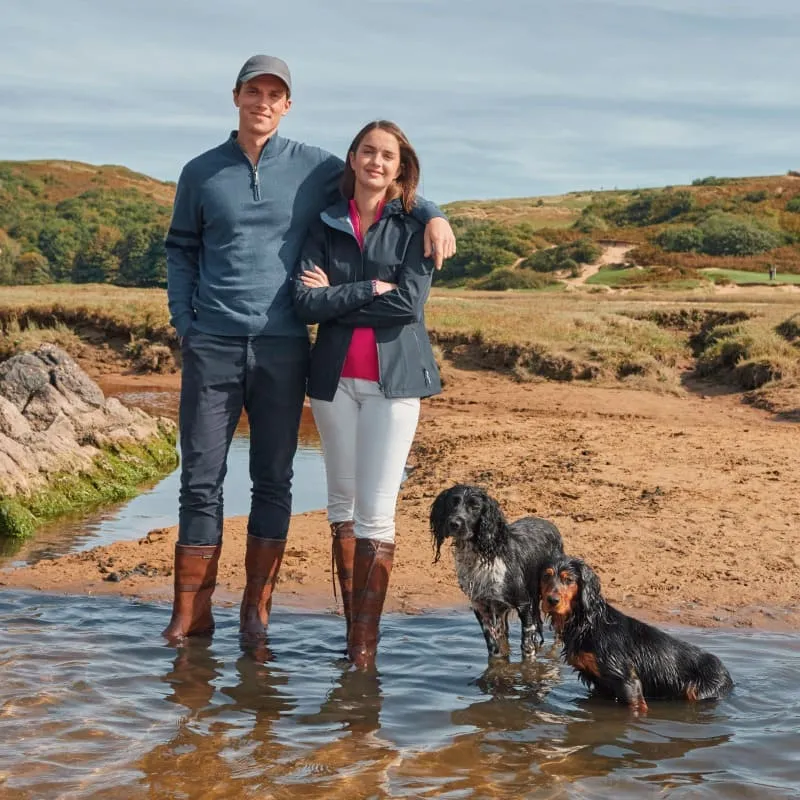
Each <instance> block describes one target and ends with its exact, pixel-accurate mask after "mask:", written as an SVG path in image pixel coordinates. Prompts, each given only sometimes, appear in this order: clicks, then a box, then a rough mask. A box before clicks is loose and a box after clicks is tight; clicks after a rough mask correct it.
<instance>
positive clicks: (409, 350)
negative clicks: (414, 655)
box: [293, 120, 441, 668]
mask: <svg viewBox="0 0 800 800" xmlns="http://www.w3.org/2000/svg"><path fill="white" fill-rule="evenodd" d="M418 183H419V160H418V159H417V154H416V153H415V152H414V149H413V148H412V146H411V144H410V143H409V141H408V139H407V138H406V136H405V134H404V133H403V132H402V131H401V130H400V128H398V127H397V125H395V124H394V123H392V122H387V121H385V120H380V121H377V122H371V123H369V124H368V125H366V126H365V127H364V128H363V129H362V130H361V131H359V133H358V135H357V136H356V137H355V139H354V140H353V143H352V144H351V145H350V149H349V150H348V154H347V163H346V164H345V171H344V175H343V176H342V194H343V196H344V199H343V200H342V201H341V202H339V203H337V204H335V205H333V206H331V207H330V208H328V209H327V210H326V211H324V212H323V213H322V214H321V215H320V219H319V220H317V221H316V223H315V224H314V225H312V227H311V229H310V230H309V233H308V238H307V240H306V243H305V246H304V248H303V251H302V254H301V258H300V264H299V267H298V271H297V274H296V275H295V280H294V282H293V288H294V302H295V308H296V310H297V313H298V316H299V317H300V318H301V319H302V320H304V321H305V322H307V323H319V328H318V331H317V338H316V343H315V345H314V350H313V352H312V355H311V371H310V375H309V381H308V394H309V396H310V397H311V409H312V411H313V413H314V419H315V421H316V423H317V428H318V429H319V433H320V438H321V439H322V449H323V452H324V456H325V471H326V474H327V479H328V521H329V522H330V525H331V533H332V535H333V557H334V560H335V562H336V567H337V572H338V575H339V584H340V587H341V590H342V604H343V605H344V613H345V618H346V620H347V652H348V656H349V657H350V659H351V660H352V661H353V662H354V663H355V664H356V665H357V666H358V667H362V668H363V667H367V666H370V665H371V664H372V663H374V659H375V652H376V649H377V645H378V627H379V622H380V616H381V612H382V610H383V602H384V599H385V597H386V589H387V587H388V584H389V575H390V574H391V571H392V563H393V559H394V550H395V544H394V541H395V524H394V514H395V506H396V504H397V495H398V493H399V491H400V483H401V481H402V478H403V470H404V468H405V464H406V459H407V458H408V452H409V450H410V449H411V442H412V440H413V438H414V433H415V431H416V428H417V420H418V419H419V406H420V398H421V397H428V396H429V395H433V394H436V393H438V392H439V391H441V383H440V380H439V373H438V370H437V368H436V362H435V360H434V357H433V352H432V350H431V345H430V340H429V339H428V333H427V331H426V330H425V321H424V316H423V306H424V305H425V301H426V300H427V297H428V292H429V291H430V286H431V276H432V272H433V266H432V264H431V263H430V262H429V261H428V260H426V259H425V258H424V257H423V226H422V225H421V224H420V223H419V222H418V221H417V220H416V219H414V218H413V217H412V216H411V210H412V208H413V206H414V201H415V196H416V189H417V184H418Z"/></svg>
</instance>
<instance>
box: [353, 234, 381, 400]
mask: <svg viewBox="0 0 800 800" xmlns="http://www.w3.org/2000/svg"><path fill="white" fill-rule="evenodd" d="M376 222H377V220H376ZM374 226H375V222H373V223H372V225H370V226H369V228H367V230H366V231H364V245H363V247H359V248H358V249H359V251H360V253H361V280H362V281H363V280H366V268H365V266H364V250H366V249H367V234H369V232H370V229H371V228H373V227H374ZM353 238H356V237H355V236H354V237H353ZM356 243H358V240H356ZM372 333H373V335H374V336H375V350H376V353H377V356H378V391H380V392H383V391H384V389H383V381H382V380H381V378H382V377H383V369H382V368H381V346H380V344H379V343H378V337H377V335H376V334H375V329H374V328H373V329H372Z"/></svg>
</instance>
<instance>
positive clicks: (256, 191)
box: [253, 167, 261, 200]
mask: <svg viewBox="0 0 800 800" xmlns="http://www.w3.org/2000/svg"><path fill="white" fill-rule="evenodd" d="M253 199H254V200H260V199H261V183H260V182H259V180H258V169H257V168H256V167H253Z"/></svg>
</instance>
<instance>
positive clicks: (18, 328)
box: [0, 317, 81, 361]
mask: <svg viewBox="0 0 800 800" xmlns="http://www.w3.org/2000/svg"><path fill="white" fill-rule="evenodd" d="M2 333H3V335H2V336H0V361H2V360H4V359H6V358H10V357H11V356H13V355H16V354H17V353H25V352H30V351H32V350H36V348H37V347H39V345H40V344H42V343H43V342H49V343H51V344H56V345H58V346H59V347H62V348H63V349H64V350H66V351H67V352H68V353H75V352H77V350H78V349H79V348H80V347H81V339H80V337H79V336H78V335H77V334H76V333H75V331H73V330H72V329H71V328H70V327H68V326H67V325H65V324H64V323H63V322H60V321H57V322H55V323H54V324H53V325H52V326H51V327H42V326H41V325H39V324H38V323H36V322H31V323H29V324H27V325H25V326H24V327H23V326H22V325H20V321H19V318H18V317H10V318H9V320H8V322H7V323H6V324H5V325H3V330H2Z"/></svg>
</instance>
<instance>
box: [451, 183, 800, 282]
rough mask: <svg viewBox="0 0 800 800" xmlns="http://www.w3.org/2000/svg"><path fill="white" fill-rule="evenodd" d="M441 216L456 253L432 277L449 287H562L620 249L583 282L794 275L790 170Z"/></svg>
mask: <svg viewBox="0 0 800 800" xmlns="http://www.w3.org/2000/svg"><path fill="white" fill-rule="evenodd" d="M445 208H446V210H447V212H448V214H449V215H450V217H451V219H452V220H453V222H454V224H455V225H456V228H457V231H458V234H459V253H458V255H457V256H456V257H455V258H454V259H452V260H451V261H450V262H448V264H447V266H446V268H445V270H443V272H442V274H441V275H440V276H439V280H440V281H441V282H443V283H445V284H448V285H451V286H466V287H471V288H485V289H503V288H543V287H547V286H554V285H555V284H560V285H561V286H563V285H564V283H569V279H570V277H571V278H576V277H577V276H578V275H579V274H580V273H581V266H582V265H585V264H591V263H597V262H598V261H600V260H601V258H602V255H603V250H604V249H607V248H608V247H609V246H612V245H617V246H619V245H625V244H627V245H630V249H629V250H628V251H627V252H626V254H625V263H622V264H619V265H616V266H617V269H616V270H613V269H606V270H602V272H615V271H616V272H617V274H616V275H600V276H597V277H596V278H595V279H594V280H593V281H592V282H593V283H605V284H606V285H618V286H619V285H622V286H624V285H629V286H633V285H640V284H643V283H651V284H652V283H666V284H673V285H674V284H676V283H678V282H679V283H680V284H681V285H682V286H688V285H691V284H692V283H695V284H696V283H698V282H703V281H709V280H719V281H725V280H736V273H742V272H744V273H748V274H749V275H752V273H756V275H758V274H760V275H762V276H763V280H764V282H767V281H768V280H769V277H768V272H769V266H770V265H773V266H774V268H775V270H776V273H777V275H778V276H781V277H783V276H786V275H787V274H788V275H800V174H799V173H797V172H794V171H792V172H790V173H788V174H787V175H778V176H767V177H754V178H718V177H713V176H712V177H708V178H702V179H698V180H696V181H694V182H693V183H692V185H690V186H669V187H664V188H653V189H636V190H625V191H620V190H613V191H602V192H571V193H569V194H566V195H560V196H553V197H538V198H537V197H533V198H518V199H509V200H485V201H459V202H456V203H451V204H449V205H447V206H446V207H445ZM611 266H614V265H611ZM626 267H627V268H628V269H627V271H626V270H625V269H624V268H626ZM634 267H635V268H638V269H635V270H634V269H631V268H634ZM642 268H644V269H642ZM565 279H566V280H565ZM743 280H744V281H745V282H753V278H752V277H748V278H745V279H743Z"/></svg>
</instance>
